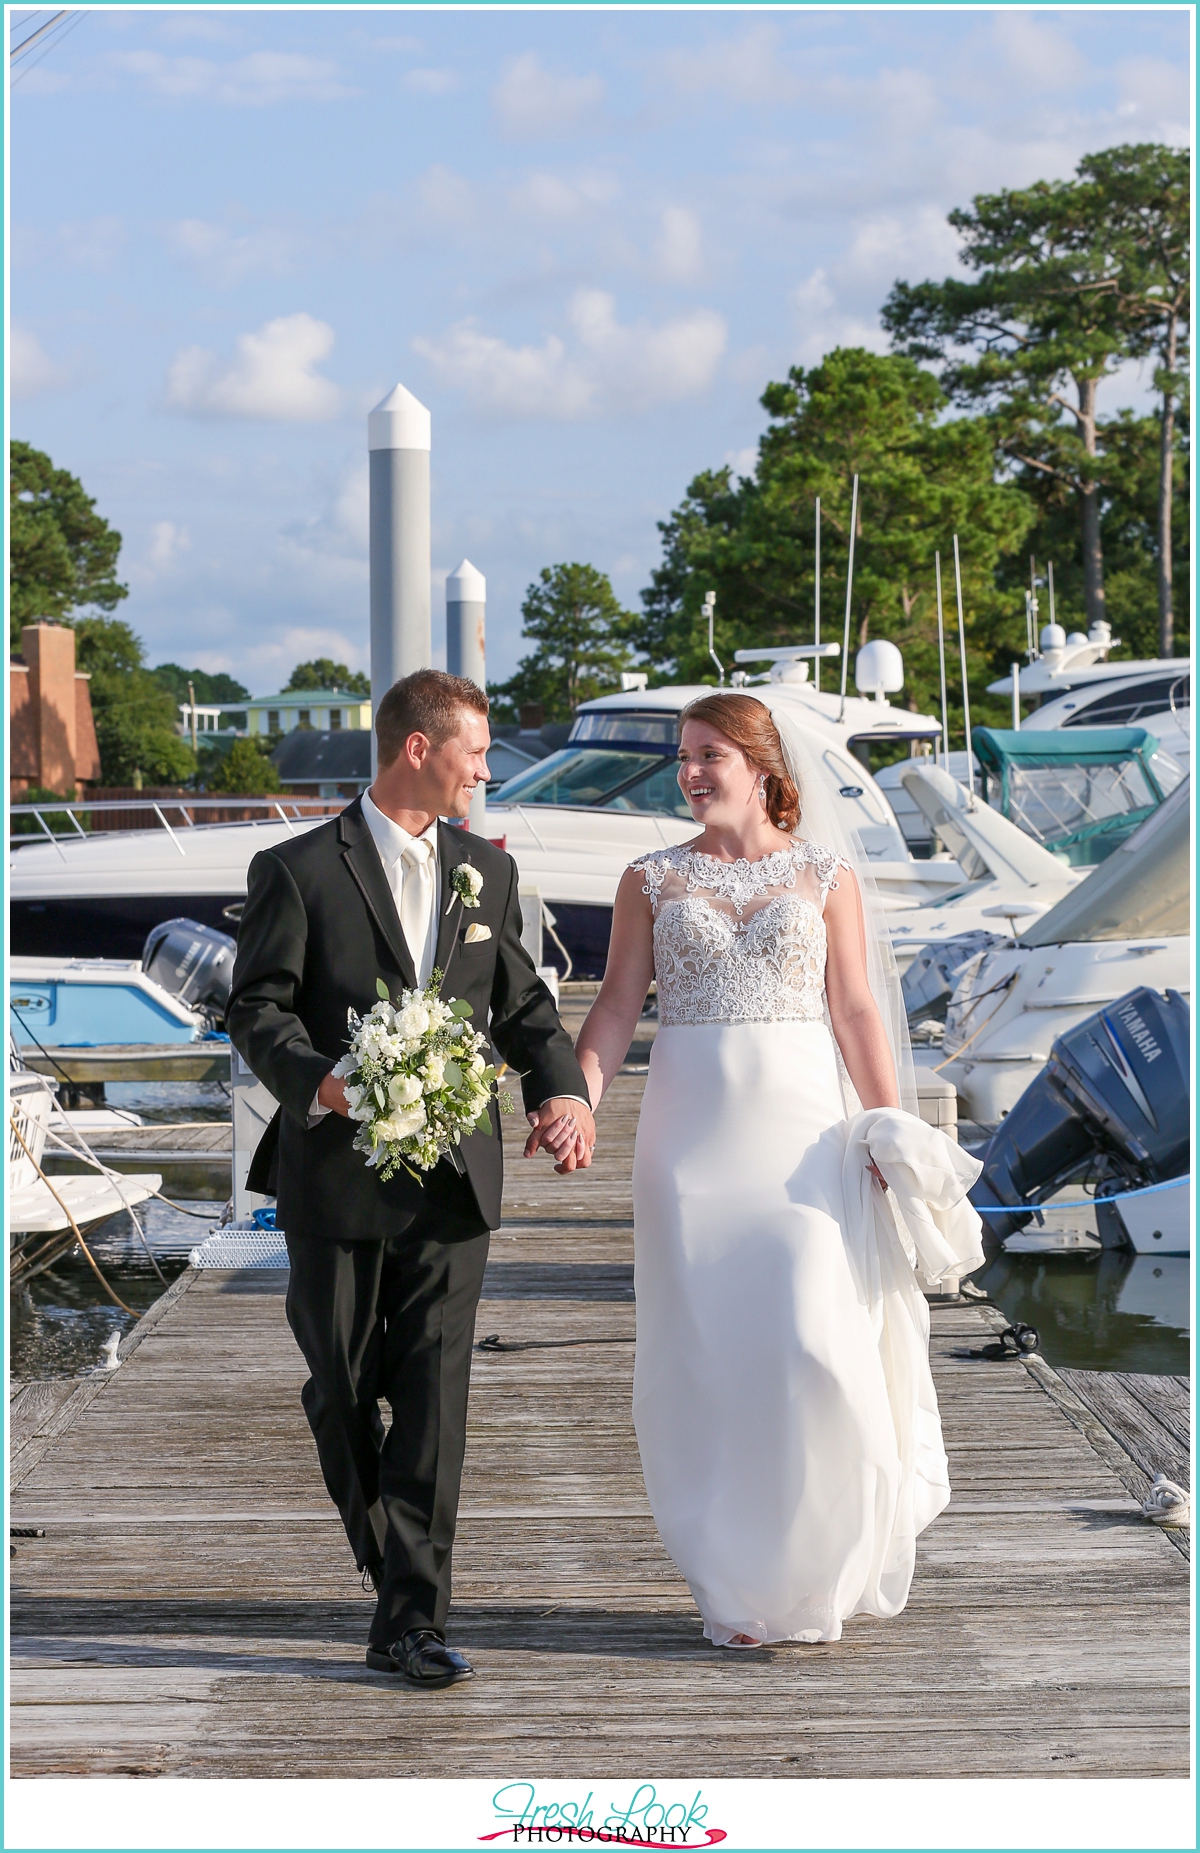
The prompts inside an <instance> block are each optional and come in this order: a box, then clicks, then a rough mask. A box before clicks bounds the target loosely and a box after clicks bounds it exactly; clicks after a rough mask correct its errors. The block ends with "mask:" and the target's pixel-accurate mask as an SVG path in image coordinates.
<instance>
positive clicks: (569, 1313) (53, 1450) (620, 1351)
mask: <svg viewBox="0 0 1200 1853" xmlns="http://www.w3.org/2000/svg"><path fill="white" fill-rule="evenodd" d="M642 1086H643V1076H642V1074H640V1073H637V1072H634V1071H633V1069H632V1067H631V1071H630V1072H628V1073H626V1074H625V1075H623V1076H622V1077H621V1078H620V1079H619V1080H618V1082H617V1083H616V1084H615V1086H614V1088H613V1091H612V1094H611V1095H610V1098H609V1101H608V1102H606V1104H605V1107H604V1110H603V1112H602V1114H601V1121H600V1127H601V1135H602V1143H601V1147H600V1152H599V1156H598V1161H597V1163H596V1165H595V1167H594V1168H593V1169H592V1170H591V1171H590V1172H585V1173H582V1174H578V1175H576V1176H575V1177H573V1178H570V1179H566V1180H560V1179H558V1178H556V1177H555V1176H554V1174H553V1172H552V1170H551V1168H550V1166H549V1164H548V1162H547V1161H545V1160H538V1161H536V1162H534V1163H532V1164H525V1163H524V1162H522V1161H521V1160H520V1159H519V1158H518V1157H517V1156H516V1154H515V1153H513V1154H512V1156H511V1157H510V1163H509V1174H508V1186H507V1190H506V1195H505V1217H506V1219H505V1225H504V1228H503V1229H502V1230H501V1231H500V1233H499V1234H498V1235H497V1236H496V1237H495V1238H494V1241H493V1247H492V1261H491V1265H490V1267H489V1270H488V1279H487V1286H486V1288H485V1296H486V1297H485V1298H484V1299H483V1301H482V1303H481V1306H480V1314H479V1324H478V1328H477V1332H478V1337H479V1338H483V1337H485V1336H487V1335H488V1334H492V1333H496V1334H498V1335H499V1336H500V1337H501V1338H502V1339H504V1340H522V1339H534V1338H536V1339H541V1340H547V1339H587V1340H589V1341H596V1342H589V1343H587V1344H580V1345H570V1346H566V1347H562V1348H554V1349H534V1350H527V1351H511V1352H500V1353H495V1354H488V1353H486V1352H485V1353H480V1354H478V1356H477V1361H476V1365H475V1374H474V1383H473V1390H472V1401H471V1424H470V1438H469V1444H468V1451H467V1466H466V1474H465V1482H464V1489H463V1504H462V1516H461V1523H460V1527H459V1543H458V1547H457V1550H456V1573H455V1603H454V1607H453V1610H452V1613H451V1624H450V1637H451V1640H452V1641H453V1642H454V1643H455V1644H456V1645H460V1646H461V1647H463V1648H464V1649H465V1650H467V1651H468V1652H469V1653H470V1655H471V1657H472V1659H473V1660H474V1662H475V1665H476V1668H477V1671H478V1675H479V1676H478V1678H477V1679H476V1680H474V1681H473V1682H471V1683H470V1684H468V1685H466V1686H463V1687H460V1688H456V1689H454V1690H452V1691H450V1692H448V1693H441V1694H435V1695H431V1694H422V1693H418V1692H413V1691H410V1690H408V1689H406V1688H403V1687H398V1686H397V1685H396V1683H395V1682H393V1681H390V1680H388V1679H387V1678H386V1677H384V1676H380V1675H377V1674H373V1673H371V1672H369V1671H368V1670H367V1668H366V1667H365V1665H364V1664H363V1644H364V1640H365V1635H366V1628H367V1622H368V1618H369V1613H370V1609H369V1600H370V1599H369V1598H368V1597H366V1596H364V1595H363V1594H362V1593H361V1592H360V1589H359V1585H358V1579H357V1576H356V1573H355V1570H354V1566H353V1563H352V1561H351V1558H350V1555H349V1552H348V1550H347V1547H346V1544H345V1541H344V1539H343V1537H342V1533H341V1529H340V1526H339V1523H338V1520H337V1518H336V1515H335V1514H334V1512H333V1510H332V1508H331V1507H330V1505H329V1503H328V1500H327V1497H326V1494H325V1492H324V1489H323V1486H322V1484H321V1480H320V1476H319V1474H318V1471H317V1465H316V1457H315V1453H314V1449H313V1446H312V1442H311V1439H310V1436H309V1433H308V1429H307V1426H306V1424H305V1421H304V1417H303V1415H302V1413H301V1410H300V1405H299V1390H300V1385H301V1382H302V1380H303V1376H304V1371H303V1366H302V1363H301V1360H300V1358H299V1355H298V1353H297V1352H296V1350H295V1348H294V1345H293V1343H292V1339H291V1336H290V1334H289V1332H288V1330H287V1327H286V1324H285V1322H284V1316H283V1291H284V1287H285V1282H286V1276H284V1275H283V1274H280V1273H270V1272H261V1273H250V1272H246V1273H242V1274H237V1275H229V1274H224V1275H223V1274H218V1273H198V1272H196V1271H189V1272H188V1273H187V1274H185V1275H183V1276H182V1277H181V1279H180V1280H179V1281H178V1282H176V1283H175V1284H174V1285H173V1287H172V1288H171V1290H170V1292H169V1293H168V1294H166V1295H165V1296H164V1298H163V1299H162V1300H161V1301H160V1302H159V1303H158V1305H157V1306H156V1307H155V1308H154V1309H152V1311H151V1313H150V1314H148V1315H147V1317H146V1319H145V1320H143V1321H142V1324H141V1325H140V1326H139V1327H138V1328H136V1330H135V1332H134V1333H132V1334H131V1335H130V1337H129V1338H127V1339H126V1341H125V1344H124V1346H123V1352H122V1355H123V1359H124V1361H123V1363H122V1366H121V1368H120V1369H119V1370H118V1371H117V1372H116V1373H115V1375H114V1376H113V1377H111V1378H110V1379H97V1378H91V1379H86V1380H83V1381H82V1382H80V1383H78V1384H75V1385H72V1386H69V1387H68V1388H66V1389H63V1388H62V1387H58V1388H56V1389H55V1390H53V1391H48V1390H44V1389H32V1388H31V1389H29V1390H26V1391H23V1392H22V1393H21V1397H23V1399H24V1400H23V1401H21V1398H18V1404H19V1405H20V1406H19V1408H18V1404H14V1409H15V1410H16V1411H17V1415H18V1416H19V1420H14V1428H15V1429H16V1430H17V1431H19V1432H17V1433H15V1434H14V1450H15V1453H14V1460H13V1472H14V1477H15V1479H16V1480H17V1482H18V1484H17V1488H16V1492H15V1495H14V1508H13V1525H14V1526H15V1527H18V1528H21V1532H22V1535H18V1536H15V1537H14V1540H13V1543H14V1546H15V1555H14V1557H13V1561H12V1563H11V1573H12V1580H13V1632H12V1668H13V1672H12V1710H11V1713H10V1744H11V1758H12V1773H13V1774H14V1776H25V1777H35V1776H159V1775H161V1776H176V1777H183V1776H209V1777H283V1776H309V1777H322V1776H325V1777H333V1776H345V1775H347V1774H350V1773H353V1774H356V1775H360V1776H373V1777H385V1776H387V1777H395V1776H447V1775H454V1776H478V1777H489V1776H508V1777H512V1776H514V1775H517V1774H530V1775H536V1776H538V1777H543V1778H550V1777H578V1778H580V1779H588V1778H604V1777H610V1776H611V1777H622V1778H624V1777H628V1776H630V1775H631V1774H636V1773H637V1771H638V1770H640V1769H648V1770H651V1771H652V1772H653V1774H654V1776H655V1777H656V1778H658V1779H662V1780H666V1779H668V1778H689V1779H695V1778H698V1777H699V1778H709V1779H713V1778H717V1777H721V1776H727V1777H731V1776H746V1777H761V1776H774V1777H864V1776H865V1777H923V1776H928V1777H943V1778H944V1777H986V1776H997V1777H1018V1776H1104V1777H1143V1776H1158V1777H1172V1776H1173V1777H1180V1776H1185V1775H1186V1774H1187V1773H1188V1753H1189V1740H1188V1728H1189V1702H1188V1684H1187V1682H1188V1647H1189V1619H1188V1564H1187V1562H1186V1560H1185V1557H1184V1555H1183V1554H1182V1552H1181V1550H1180V1548H1178V1545H1177V1543H1176V1542H1173V1541H1172V1537H1171V1536H1170V1535H1168V1534H1164V1533H1163V1532H1161V1531H1159V1530H1157V1529H1156V1528H1155V1527H1153V1526H1151V1525H1150V1524H1148V1523H1147V1522H1146V1521H1145V1520H1144V1519H1143V1518H1142V1517H1141V1515H1140V1510H1139V1506H1138V1502H1137V1499H1136V1498H1135V1496H1134V1492H1133V1491H1132V1490H1131V1484H1130V1481H1129V1474H1128V1472H1127V1473H1126V1474H1125V1477H1124V1478H1122V1474H1121V1472H1120V1471H1119V1469H1120V1466H1121V1463H1122V1461H1124V1462H1125V1463H1126V1465H1127V1466H1128V1464H1129V1459H1130V1457H1129V1456H1128V1455H1127V1454H1124V1453H1122V1451H1121V1449H1120V1447H1119V1446H1118V1445H1117V1443H1116V1442H1115V1441H1114V1440H1113V1438H1112V1435H1111V1433H1110V1431H1109V1430H1108V1429H1107V1428H1106V1427H1104V1425H1103V1422H1102V1421H1101V1420H1100V1419H1099V1418H1097V1417H1095V1416H1094V1414H1093V1413H1092V1412H1090V1411H1089V1409H1088V1407H1087V1405H1086V1404H1085V1402H1084V1400H1083V1399H1082V1396H1081V1395H1080V1394H1079V1393H1078V1392H1077V1391H1076V1390H1073V1389H1071V1388H1070V1386H1069V1385H1067V1384H1066V1383H1065V1382H1064V1380H1063V1379H1062V1378H1060V1377H1058V1376H1057V1375H1056V1374H1055V1373H1054V1372H1052V1371H1049V1370H1048V1368H1047V1367H1046V1366H1044V1365H1042V1366H1040V1367H1039V1369H1038V1370H1034V1369H1030V1368H1027V1367H1026V1365H1025V1364H1024V1363H1018V1362H1008V1363H989V1362H985V1361H980V1360H969V1359H963V1358H957V1357H955V1356H954V1355H953V1354H954V1352H955V1351H956V1350H960V1349H962V1348H964V1347H966V1348H970V1347H972V1346H974V1345H977V1344H979V1343H981V1342H986V1340H987V1338H988V1336H989V1328H991V1327H994V1326H995V1324H996V1323H997V1319H998V1315H996V1314H995V1313H994V1312H991V1311H989V1310H987V1309H980V1308H979V1307H976V1306H972V1305H966V1304H955V1305H947V1306H936V1307H935V1308H934V1311H933V1329H934V1340H933V1351H934V1360H935V1371H936V1376H937V1383H938V1391H939V1395H940V1397H941V1401H942V1412H943V1419H944V1425H945V1433H946V1440H947V1446H948V1450H949V1454H950V1462H951V1474H952V1479H953V1483H954V1488H955V1492H954V1499H953V1502H952V1504H951V1506H950V1508H949V1510H948V1511H947V1512H946V1513H945V1514H944V1515H943V1516H942V1517H941V1518H940V1519H939V1520H938V1521H937V1522H936V1523H935V1524H934V1525H933V1526H932V1527H931V1528H930V1530H929V1531H927V1532H926V1534H925V1536H924V1537H923V1539H922V1540H921V1545H920V1552H919V1558H918V1568H917V1575H916V1580H915V1583H914V1586H913V1591H912V1598H911V1601H910V1603H909V1606H908V1608H907V1609H906V1611H905V1612H904V1614H903V1615H901V1616H900V1617H899V1618H898V1619H897V1620H894V1621H890V1622H881V1621H875V1620H871V1619H867V1618H863V1619H859V1620H856V1621H853V1622H850V1623H848V1624H847V1627H846V1630H845V1635H844V1638H843V1640H842V1641H841V1642H840V1643H838V1644H837V1645H832V1646H820V1647H798V1646H792V1647H780V1648H773V1649H769V1650H764V1651H760V1652H756V1653H730V1652H724V1651H719V1650H716V1649H713V1648H712V1647H710V1646H709V1645H708V1644H707V1643H706V1642H705V1641H704V1640H703V1638H702V1635H701V1630H700V1623H699V1620H698V1618H697V1616H696V1613H695V1610H694V1608H693V1606H692V1603H691V1599H690V1597H689V1594H688V1591H687V1589H686V1587H685V1586H684V1585H683V1583H682V1582H681V1580H680V1579H679V1577H678V1575H677V1574H676V1572H675V1570H674V1568H673V1566H672V1565H671V1563H670V1562H669V1560H668V1559H667V1557H666V1555H665V1554H664V1552H663V1549H662V1546H661V1544H660V1543H659V1541H658V1538H657V1535H656V1533H655V1529H654V1525H653V1523H652V1521H651V1519H650V1515H649V1512H648V1510H647V1506H646V1501H645V1495H644V1492H643V1489H642V1484H641V1478H640V1474H639V1471H638V1459H637V1450H636V1445H635V1441H634V1436H633V1431H632V1426H631V1422H630V1380H631V1374H632V1368H633V1345H632V1343H631V1342H630V1341H631V1339H632V1337H633V1330H634V1308H633V1303H632V1291H633V1290H632V1230H631V1202H630V1184H629V1171H630V1157H631V1150H632V1137H633V1131H634V1126H635V1122H636V1115H637V1109H638V1103H639V1100H640V1095H641V1089H642ZM521 1124H522V1122H521V1121H520V1120H519V1119H518V1120H517V1121H515V1122H514V1121H509V1122H508V1126H509V1128H510V1131H509V1133H508V1137H509V1139H510V1141H511V1142H514V1143H515V1141H516V1138H517V1137H518V1136H519V1131H520V1127H521ZM1085 1387H1086V1386H1085ZM1139 1471H1140V1469H1139ZM38 1533H44V1536H43V1535H29V1534H38Z"/></svg>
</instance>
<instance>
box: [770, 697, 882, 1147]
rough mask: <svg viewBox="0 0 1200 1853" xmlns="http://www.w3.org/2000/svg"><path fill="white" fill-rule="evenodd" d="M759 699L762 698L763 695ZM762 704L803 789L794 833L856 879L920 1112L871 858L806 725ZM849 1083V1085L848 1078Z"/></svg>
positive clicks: (877, 977) (877, 979)
mask: <svg viewBox="0 0 1200 1853" xmlns="http://www.w3.org/2000/svg"><path fill="white" fill-rule="evenodd" d="M763 694H764V695H765V691H763ZM759 698H760V699H763V697H762V696H760V697H759ZM763 706H764V707H769V708H770V711H771V719H772V720H773V721H774V722H775V726H776V728H777V729H778V731H779V741H780V745H781V746H782V747H783V757H784V762H785V764H786V766H787V768H788V771H789V773H790V774H791V778H792V783H793V784H794V785H795V787H796V789H797V791H798V792H799V793H800V822H799V823H798V824H797V826H796V831H795V834H796V835H797V836H801V837H807V838H808V839H809V841H810V842H813V843H819V844H822V845H823V846H824V848H826V849H831V850H833V852H834V854H835V855H838V856H842V857H843V858H844V859H845V860H846V861H847V862H848V863H849V864H850V867H851V868H852V869H853V870H854V873H855V875H856V876H857V878H858V888H859V893H860V895H861V897H862V909H863V923H864V925H865V928H866V940H867V978H868V981H869V983H870V986H871V993H872V995H873V997H874V999H875V1002H876V1004H877V1005H878V1007H879V1014H880V1016H881V1017H882V1018H883V1026H884V1029H885V1030H886V1031H887V1038H888V1042H889V1044H890V1045H891V1050H892V1061H893V1062H894V1064H895V1068H896V1080H897V1083H898V1084H899V1089H900V1105H901V1106H902V1107H903V1108H904V1111H905V1112H906V1113H912V1114H914V1115H916V1114H917V1073H916V1069H915V1067H914V1065H913V1057H912V1043H911V1041H910V1039H909V1034H908V1015H907V1013H906V1011H905V1008H904V997H903V994H902V992H901V989H900V973H899V971H898V970H897V967H896V956H895V953H894V952H893V951H892V936H891V934H890V933H889V932H888V926H887V912H886V910H885V908H884V906H883V903H882V901H881V900H880V898H879V890H878V888H877V887H876V885H875V879H874V877H873V875H872V874H871V865H870V862H869V861H868V859H867V855H866V852H865V850H864V849H863V846H862V843H861V842H860V841H859V836H858V832H857V831H856V830H855V829H853V827H852V826H850V825H848V824H846V823H845V822H844V821H843V817H842V813H841V812H840V811H839V809H838V796H837V792H836V790H835V789H834V787H833V785H832V782H831V779H830V775H829V773H828V772H827V771H826V770H825V768H824V767H823V766H822V765H821V763H820V761H819V760H818V759H817V757H816V755H815V754H814V753H813V751H812V749H811V748H810V746H809V745H808V742H807V740H806V739H805V737H804V732H803V729H802V728H801V727H800V726H798V725H797V723H796V721H795V720H794V719H793V717H792V716H791V715H790V714H789V713H788V712H787V711H786V709H785V708H784V707H783V704H782V703H780V706H779V707H777V708H776V707H772V706H771V704H770V702H768V701H766V700H763ZM846 1085H847V1086H849V1080H848V1077H847V1079H846ZM852 1091H853V1090H852V1089H851V1092H852ZM858 1105H859V1103H858V1101H857V1098H855V1099H854V1100H853V1102H852V1103H850V1110H852V1111H853V1110H857V1108H858Z"/></svg>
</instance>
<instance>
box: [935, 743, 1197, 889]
mask: <svg viewBox="0 0 1200 1853" xmlns="http://www.w3.org/2000/svg"><path fill="white" fill-rule="evenodd" d="M971 738H972V742H973V744H974V747H975V752H976V754H977V756H978V759H979V763H980V765H981V766H982V767H983V769H984V773H985V775H986V777H987V781H988V802H989V803H990V804H992V805H994V806H995V808H996V809H997V810H998V811H1000V812H1001V813H1002V815H1003V816H1005V817H1007V818H1009V819H1010V820H1011V821H1012V822H1013V823H1015V824H1017V825H1019V826H1020V828H1021V829H1022V830H1024V831H1026V832H1027V834H1028V835H1029V836H1031V837H1033V839H1034V840H1035V842H1038V843H1042V844H1044V845H1045V846H1046V848H1047V849H1052V850H1054V851H1055V852H1056V853H1057V854H1059V855H1063V856H1065V857H1066V858H1067V860H1068V861H1069V862H1070V863H1071V864H1072V865H1073V866H1074V867H1086V866H1088V865H1089V864H1092V863H1096V862H1102V861H1103V860H1104V859H1105V857H1106V856H1109V855H1111V853H1112V851H1113V850H1114V849H1115V848H1116V847H1117V845H1118V844H1119V843H1123V842H1124V841H1125V839H1126V837H1128V836H1129V835H1130V834H1131V832H1132V831H1134V830H1136V829H1137V827H1138V825H1139V824H1140V823H1142V822H1144V821H1145V819H1146V818H1147V817H1149V816H1150V815H1151V813H1152V812H1153V811H1155V810H1157V808H1158V806H1159V805H1160V804H1161V803H1162V801H1163V799H1164V798H1165V797H1166V796H1167V795H1168V793H1170V792H1172V791H1173V790H1174V789H1175V788H1176V786H1177V785H1178V783H1179V781H1180V779H1181V778H1182V777H1183V770H1182V768H1181V767H1180V765H1179V763H1178V761H1177V760H1176V759H1175V758H1174V757H1173V756H1172V755H1171V754H1170V753H1164V752H1162V751H1160V750H1159V745H1158V741H1157V740H1156V739H1155V737H1154V735H1153V734H1151V733H1147V731H1146V729H1145V728H1144V727H1073V728H1072V729H1071V730H1070V731H1069V732H1058V733H1046V732H1041V731H1035V730H1028V731H1026V730H1024V729H1022V730H1021V731H1019V732H1014V731H1012V730H1005V729H1001V728H996V727H976V728H975V729H973V731H972V735H971Z"/></svg>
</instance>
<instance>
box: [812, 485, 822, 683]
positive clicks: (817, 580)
mask: <svg viewBox="0 0 1200 1853" xmlns="http://www.w3.org/2000/svg"><path fill="white" fill-rule="evenodd" d="M813 643H814V644H815V645H816V647H817V650H816V655H815V656H814V657H813V687H814V688H815V689H816V691H817V693H818V695H819V694H820V692H821V498H820V496H818V497H817V563H816V566H815V568H814V570H813Z"/></svg>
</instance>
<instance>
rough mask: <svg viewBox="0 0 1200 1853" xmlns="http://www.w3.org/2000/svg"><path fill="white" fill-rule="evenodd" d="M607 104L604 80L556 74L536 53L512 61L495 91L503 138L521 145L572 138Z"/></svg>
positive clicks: (494, 98)
mask: <svg viewBox="0 0 1200 1853" xmlns="http://www.w3.org/2000/svg"><path fill="white" fill-rule="evenodd" d="M603 102H604V79H603V78H602V77H597V76H595V75H593V76H590V77H570V76H561V77H560V76H555V74H554V73H553V72H552V71H547V70H546V68H545V66H544V65H542V64H541V63H540V62H539V60H538V57H537V54H536V53H535V52H524V53H522V55H521V56H520V57H519V58H509V59H508V60H507V61H506V62H505V64H504V67H503V69H502V70H501V73H500V78H499V81H498V82H497V83H496V85H495V87H494V88H493V90H492V108H493V110H494V111H495V115H496V121H497V124H498V125H499V128H500V131H501V133H502V134H504V135H509V136H512V137H513V138H514V139H517V140H522V141H534V140H538V139H541V138H557V137H559V136H564V135H572V134H575V133H576V132H577V131H579V130H581V129H583V128H586V127H588V126H589V125H590V124H591V123H592V122H593V121H594V119H595V117H596V116H597V114H598V113H599V110H600V108H601V106H602V104H603Z"/></svg>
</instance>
